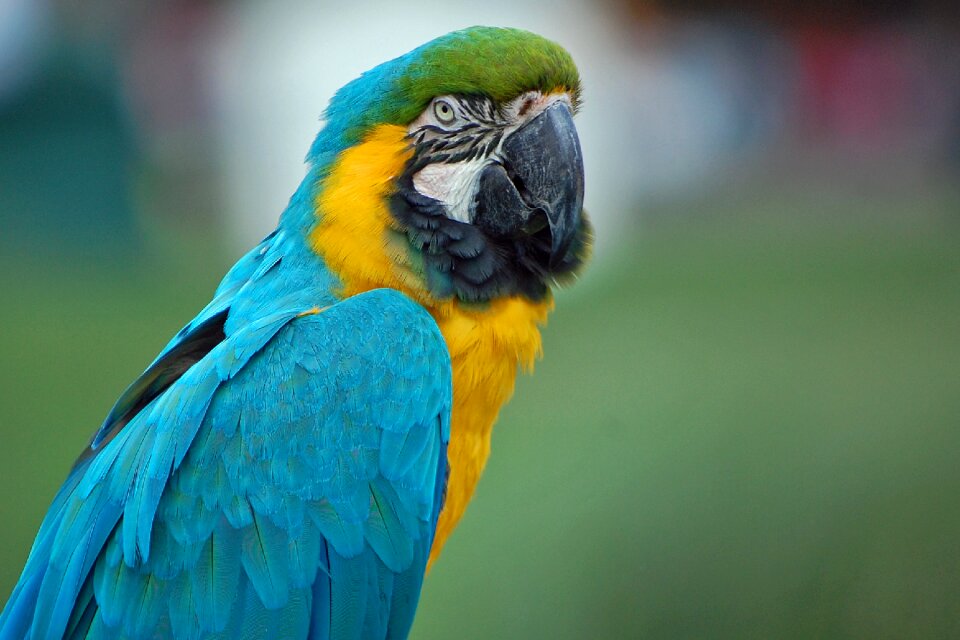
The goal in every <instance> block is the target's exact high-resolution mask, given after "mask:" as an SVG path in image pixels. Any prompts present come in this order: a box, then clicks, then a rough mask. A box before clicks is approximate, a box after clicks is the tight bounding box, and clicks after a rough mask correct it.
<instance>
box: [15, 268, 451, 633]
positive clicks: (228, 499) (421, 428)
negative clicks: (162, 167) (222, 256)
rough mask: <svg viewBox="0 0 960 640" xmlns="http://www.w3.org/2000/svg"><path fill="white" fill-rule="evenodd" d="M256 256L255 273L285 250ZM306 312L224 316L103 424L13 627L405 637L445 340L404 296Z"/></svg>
mask: <svg viewBox="0 0 960 640" xmlns="http://www.w3.org/2000/svg"><path fill="white" fill-rule="evenodd" d="M254 262H255V261H253V262H251V264H249V265H247V267H245V268H246V270H247V271H248V272H249V273H246V276H247V277H248V278H250V277H251V276H250V273H253V272H257V271H258V270H259V271H264V270H265V269H270V268H273V264H276V262H274V263H273V264H271V265H270V266H269V267H264V266H263V262H262V261H261V262H260V263H259V266H257V265H256V264H254ZM241 275H243V274H241ZM227 289H228V290H231V289H230V287H227ZM215 301H216V299H215ZM297 302H301V301H297ZM209 308H210V309H213V310H214V311H213V312H214V313H219V312H222V309H220V310H218V307H217V306H216V305H213V303H211V307H209ZM281 308H283V307H282V306H281ZM311 309H312V307H305V306H303V305H302V304H293V305H288V306H287V308H286V310H285V311H281V312H277V313H272V314H268V315H266V316H263V317H262V318H260V319H258V320H255V321H251V322H248V323H246V324H243V325H241V326H238V327H233V328H232V329H231V328H230V323H229V322H228V323H227V325H226V326H227V327H228V330H227V331H226V335H225V339H224V340H223V341H222V342H221V343H220V344H217V345H216V346H215V347H213V348H212V349H211V350H210V351H209V353H207V354H206V355H205V356H204V357H202V358H201V359H200V360H199V361H198V362H196V363H195V364H193V365H192V366H191V367H190V368H189V369H188V370H187V371H186V372H185V373H183V374H182V375H181V376H180V377H179V378H177V379H176V380H174V381H173V382H172V383H171V384H169V385H168V386H167V387H166V388H164V389H163V390H162V392H161V393H160V394H159V395H157V396H156V397H155V398H152V399H150V400H149V402H148V403H147V404H146V405H145V406H143V408H142V409H140V410H139V412H138V413H136V415H133V416H131V417H130V418H129V421H128V422H126V423H124V424H122V425H120V428H119V429H116V428H115V427H116V425H110V426H107V425H105V428H108V430H109V429H114V431H115V432H114V433H112V434H111V437H110V438H108V439H106V440H104V441H103V442H102V446H101V447H100V448H99V449H98V450H97V451H96V452H95V454H94V455H93V456H92V457H89V458H87V459H82V460H81V462H80V463H78V465H77V467H76V468H75V469H74V470H73V472H72V473H71V475H70V477H69V478H68V480H67V483H66V484H65V485H64V488H63V489H62V490H61V493H60V494H59V495H58V497H57V498H56V500H55V501H54V505H53V506H52V507H51V512H50V514H49V515H48V516H47V519H46V520H45V521H44V524H43V526H42V527H41V531H40V534H39V535H38V538H37V541H36V543H35V545H34V549H33V550H32V552H31V556H30V559H29V560H28V563H27V566H26V568H25V570H24V573H23V576H22V577H21V581H20V583H19V584H18V585H17V587H16V589H15V591H14V594H13V596H12V597H11V599H10V601H9V602H8V605H7V607H6V609H5V610H4V613H3V614H2V617H0V639H4V640H5V639H7V638H22V637H26V636H28V635H29V636H30V637H33V638H35V639H39V638H51V639H53V638H60V637H63V636H64V634H65V633H67V632H69V634H70V637H77V638H81V637H86V638H94V637H101V636H103V637H114V638H115V637H124V636H127V637H144V636H145V635H158V634H160V635H163V634H165V635H167V636H172V637H175V638H191V639H192V638H197V639H199V638H215V637H223V638H238V637H251V638H259V637H273V636H275V635H276V633H277V630H281V631H283V632H284V633H285V634H286V633H289V635H284V636H283V637H291V638H295V637H299V638H306V637H309V638H313V639H316V640H322V639H330V638H336V639H337V640H348V639H350V638H355V639H357V640H360V639H361V638H363V639H366V638H387V637H390V638H403V637H406V634H407V632H408V630H409V627H410V624H411V622H412V619H413V612H414V610H415V608H416V603H417V599H418V596H419V591H420V585H421V582H422V578H423V572H424V570H425V565H426V559H427V557H428V555H429V549H430V545H431V543H432V539H433V532H434V528H435V526H436V518H437V515H438V513H439V510H440V506H441V504H440V503H441V500H442V487H438V486H437V484H438V483H443V482H444V481H445V477H446V442H447V440H448V437H449V435H448V432H449V412H450V402H451V390H450V384H451V383H450V363H449V356H448V354H447V351H446V347H445V345H444V343H443V339H442V337H441V336H440V334H439V331H438V330H437V327H436V325H435V323H434V322H433V320H432V319H431V318H430V317H429V315H428V314H427V313H426V312H425V311H424V310H423V309H422V308H420V307H418V306H417V305H415V304H414V303H412V302H411V301H410V300H409V299H407V298H405V297H404V296H403V295H402V294H399V293H397V292H394V291H388V290H378V291H372V292H368V293H366V294H362V295H360V296H356V297H354V298H350V299H348V300H345V301H343V302H340V303H337V304H335V305H333V306H331V307H330V308H329V309H327V310H325V311H324V312H322V313H316V312H314V311H311ZM208 317H209V314H208ZM200 324H202V322H201V323H199V324H198V323H193V325H194V326H200ZM180 339H182V340H189V339H190V337H189V332H187V333H184V334H183V335H182V336H180ZM174 342H176V340H175V341H174ZM172 344H174V343H172ZM168 349H169V347H168ZM148 371H149V369H148ZM125 402H126V403H127V405H128V406H135V404H136V400H135V399H131V398H127V399H126V400H125Z"/></svg>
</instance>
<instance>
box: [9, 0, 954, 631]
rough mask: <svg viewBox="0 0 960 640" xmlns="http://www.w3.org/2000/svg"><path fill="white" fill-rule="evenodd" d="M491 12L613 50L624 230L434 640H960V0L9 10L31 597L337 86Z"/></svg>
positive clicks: (60, 0)
mask: <svg viewBox="0 0 960 640" xmlns="http://www.w3.org/2000/svg"><path fill="white" fill-rule="evenodd" d="M478 23H485V24H496V25H504V26H519V27H524V28H528V29H531V30H534V31H537V32H540V33H542V34H544V35H547V36H548V37H551V38H553V39H555V40H557V41H559V42H561V43H563V44H564V45H565V46H566V47H567V48H568V49H569V50H570V51H571V52H572V53H573V55H574V57H575V58H576V59H577V60H578V62H579V64H580V67H581V71H582V74H583V78H584V85H585V98H586V101H585V106H584V109H583V112H582V115H581V116H580V118H579V127H580V130H581V137H582V143H583V146H584V151H585V157H586V161H587V188H588V194H587V207H588V208H589V210H590V211H591V213H592V215H593V216H594V218H595V220H596V223H597V229H598V248H597V251H596V259H595V261H594V264H593V265H592V268H591V269H590V270H589V271H588V272H587V274H586V275H585V276H584V277H583V278H582V279H581V281H580V283H579V284H578V286H577V287H575V288H574V289H572V290H571V291H569V292H564V293H563V294H562V295H561V296H560V299H559V303H558V310H557V312H556V313H555V314H554V316H553V318H552V319H551V322H550V326H549V327H548V328H547V329H546V331H545V346H546V357H545V358H544V360H543V361H542V363H541V364H540V365H539V367H538V371H537V372H536V374H535V375H534V376H532V377H528V378H524V379H522V380H521V381H520V383H519V386H518V389H517V395H516V398H515V400H514V401H513V402H512V404H510V405H509V406H508V407H507V409H506V410H505V411H504V412H503V414H502V416H501V420H500V424H499V425H498V428H497V430H496V436H495V438H494V454H493V456H492V458H491V462H490V464H489V467H488V470H487V472H486V475H485V477H484V480H483V482H481V484H480V488H479V492H478V494H477V497H476V500H475V501H474V504H473V505H472V508H471V510H470V511H469V512H468V514H467V516H466V518H465V520H464V522H463V524H462V525H461V526H460V528H459V530H458V532H457V534H456V535H455V536H454V538H453V539H452V540H451V542H450V543H449V544H448V545H447V548H446V550H445V553H444V557H443V558H442V560H441V562H440V563H438V565H437V566H436V568H435V570H434V571H433V572H432V573H431V575H430V576H429V578H428V580H427V583H426V587H425V590H424V594H423V599H422V606H421V610H420V612H419V616H418V619H417V623H416V626H415V629H414V633H413V637H414V638H416V639H419V640H428V639H430V638H460V639H463V640H468V639H473V638H477V639H480V638H531V639H533V638H551V639H563V638H641V637H643V638H956V637H960V549H958V541H960V501H958V496H960V462H958V458H960V455H958V454H960V11H958V5H957V3H956V2H955V1H953V0H944V1H942V2H938V1H936V0H929V1H926V2H924V1H905V2H890V1H874V2H870V1H865V2H850V1H843V0H838V1H833V2H826V1H819V0H818V1H814V2H788V3H782V2H781V3H769V2H754V1H750V0H741V1H737V0H726V1H724V0H715V1H709V0H701V1H698V0H683V1H678V2H646V1H642V0H606V1H600V2H593V1H589V0H556V1H554V2H551V3H535V2H532V1H531V0H488V1H487V2H483V3H473V6H472V7H471V6H467V5H464V6H458V5H455V4H452V3H449V2H439V1H437V2H433V1H429V0H408V1H407V2H402V3H400V2H397V3H392V4H389V5H388V4H386V3H380V4H374V3H366V2H362V1H360V2H355V3H349V6H348V3H343V2H337V3H334V2H322V1H307V0H284V1H280V2H270V3H260V2H253V1H239V0H236V1H228V0H222V1H219V2H195V1H187V0H161V1H154V2H149V3H148V2H124V1H121V0H90V1H88V2H84V3H76V2H67V1H65V0H2V1H0V435H2V439H3V445H2V446H0V487H2V489H0V523H2V527H0V530H2V538H0V598H6V595H7V594H8V593H9V591H10V589H11V588H12V586H13V584H14V583H15V581H16V578H17V576H18V574H19V571H20V568H21V567H22V564H23V562H24V560H25V558H26V555H27V552H28V549H29V546H30V543H31V541H32V539H33V536H34V533H35V531H36V529H37V527H38V525H39V522H40V520H41V518H42V515H43V513H44V512H45V510H46V508H47V505H48V504H49V501H50V500H51V498H52V496H53V494H54V492H55V491H56V488H57V487H58V485H59V484H60V482H61V481H62V479H63V478H64V476H65V474H66V472H67V470H68V468H69V466H70V465H71V463H72V461H73V459H74V458H75V456H76V455H77V453H78V452H79V451H80V450H81V448H82V447H83V446H84V445H85V444H86V442H87V439H88V438H89V436H90V434H91V433H92V432H93V431H94V430H95V428H96V427H97V425H98V424H99V423H100V421H101V419H102V418H103V416H104V415H105V414H106V412H107V411H108V409H109V407H110V406H111V404H112V403H113V401H114V400H115V398H116V396H117V395H118V393H119V392H120V391H121V390H122V389H123V388H124V387H125V386H126V384H127V383H128V382H129V381H130V380H132V379H133V378H134V377H135V376H136V375H137V374H138V373H139V372H140V371H141V370H142V369H143V367H144V366H146V364H147V363H148V362H149V361H150V360H151V359H152V357H153V355H154V354H155V353H156V352H157V351H158V350H159V349H160V348H161V347H162V346H163V345H164V344H165V343H166V341H167V339H168V338H169V337H170V336H171V334H173V333H174V332H175V331H176V330H177V329H178V328H179V327H180V326H181V325H182V324H184V323H185V322H186V321H187V320H188V319H189V318H190V317H191V316H192V315H193V314H194V313H195V312H196V311H197V310H198V309H199V308H200V307H201V306H202V305H203V304H204V303H205V301H206V300H207V299H208V297H209V296H210V294H211V292H212V290H213V288H214V287H215V285H216V282H217V281H218V279H219V277H220V276H221V275H222V273H223V272H224V271H225V270H226V268H227V267H228V266H229V265H230V264H231V263H232V261H233V260H235V259H236V258H237V257H239V256H240V255H241V254H242V253H243V251H244V249H245V248H246V247H248V246H249V245H251V244H252V243H253V242H255V241H257V240H258V239H259V238H260V237H261V236H262V235H263V234H265V233H266V232H267V231H269V230H270V229H271V228H272V227H273V225H274V224H275V222H276V219H277V216H278V214H279V213H280V211H281V210H282V208H283V206H284V204H285V202H286V199H287V197H288V196H289V195H290V194H291V193H292V191H293V190H294V188H295V187H296V185H297V184H298V182H299V180H300V177H301V176H302V175H303V171H304V169H303V165H302V163H301V160H302V158H303V155H304V153H305V151H306V149H307V147H308V145H309V143H310V141H311V139H312V136H313V135H314V133H315V131H316V129H317V128H318V126H319V121H318V118H319V115H320V113H321V111H322V109H323V107H324V105H325V103H326V100H327V99H328V98H329V96H330V95H331V93H332V92H333V91H334V90H335V88H336V87H338V86H340V85H342V84H343V83H344V82H346V81H348V80H349V79H351V78H352V77H354V76H355V75H357V74H358V73H359V72H361V71H362V70H364V69H366V68H368V67H370V66H372V65H374V64H376V63H377V62H379V61H382V60H384V59H387V58H389V57H393V56H396V55H399V54H401V53H403V52H405V51H407V50H409V49H410V48H412V47H414V46H416V45H418V44H420V43H421V42H423V41H425V40H427V39H429V38H432V37H434V36H436V35H439V34H441V33H444V32H447V31H449V30H452V29H455V28H460V27H464V26H468V25H471V24H478Z"/></svg>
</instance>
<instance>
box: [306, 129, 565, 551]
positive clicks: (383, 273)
mask: <svg viewBox="0 0 960 640" xmlns="http://www.w3.org/2000/svg"><path fill="white" fill-rule="evenodd" d="M405 136H406V130H405V129H404V128H403V127H398V126H393V125H382V126H380V127H378V128H376V129H374V130H373V131H372V132H371V133H370V134H369V135H368V136H367V137H366V138H365V139H364V141H363V142H362V143H361V144H359V145H357V146H355V147H352V148H350V149H348V150H346V151H344V152H343V153H342V154H341V155H340V157H339V158H338V160H337V161H336V163H335V164H334V166H333V168H332V170H331V171H330V173H329V174H328V175H327V177H326V178H325V179H324V181H323V184H322V185H321V189H319V195H318V196H317V200H316V203H315V204H316V208H317V213H318V216H319V220H318V224H317V226H316V227H315V228H314V230H313V232H312V234H311V237H310V244H311V246H312V247H313V249H314V250H315V251H316V252H317V253H319V254H320V255H321V256H323V258H324V261H325V262H326V264H327V266H328V267H329V268H330V269H331V270H332V271H333V272H334V273H336V274H337V275H338V276H339V278H340V281H341V283H342V285H343V290H342V291H341V292H340V294H341V295H342V296H343V297H349V296H352V295H356V294H358V293H362V292H363V291H369V290H370V289H376V288H379V287H389V288H392V289H397V290H399V291H402V292H403V293H405V294H406V295H408V296H410V297H411V298H413V299H414V300H416V301H417V302H419V303H420V304H422V305H423V306H424V307H425V308H426V309H427V310H428V311H429V312H430V313H431V314H432V315H433V317H434V319H435V320H436V322H437V325H438V326H439V327H440V331H441V333H442V334H443V337H444V339H445V340H446V343H447V349H449V351H450V358H451V361H452V364H453V414H452V422H451V434H450V446H449V448H448V451H447V457H448V459H449V463H450V476H449V480H448V483H447V498H446V504H445V506H444V509H443V512H442V513H441V514H440V522H439V523H438V525H437V533H436V537H435V539H434V544H433V550H432V552H431V557H430V560H431V562H433V560H434V559H435V558H436V556H437V555H438V554H439V552H440V549H441V548H442V547H443V543H444V542H445V541H446V539H447V536H448V535H449V534H450V532H451V531H453V529H454V527H455V526H456V524H457V522H458V521H459V520H460V517H461V516H462V515H463V512H464V510H465V509H466V506H467V503H468V502H469V501H470V498H471V497H472V496H473V492H474V489H475V488H476V484H477V481H478V480H479V479H480V474H481V472H482V471H483V467H484V465H485V464H486V461H487V457H488V456H489V454H490V432H491V428H492V427H493V423H494V422H495V421H496V419H497V414H498V413H499V411H500V407H501V406H502V405H503V404H504V403H505V402H506V401H507V400H509V398H510V396H511V395H512V393H513V387H514V381H515V379H516V374H517V368H518V366H519V367H522V368H523V369H524V370H532V368H533V363H534V361H535V360H536V358H537V357H538V356H539V355H540V352H541V342H540V330H539V327H540V326H541V325H543V324H544V323H545V322H546V319H547V313H548V312H549V311H550V309H551V308H552V301H551V299H550V298H549V297H548V298H547V299H545V300H544V301H541V302H531V301H529V300H527V299H525V298H522V297H519V296H512V297H507V298H501V299H498V300H494V301H492V302H490V303H489V304H487V305H482V306H480V305H463V304H461V303H460V302H459V301H457V300H456V299H445V300H437V299H435V298H433V297H432V296H431V295H430V292H429V291H428V290H427V288H426V286H425V285H424V282H423V280H422V278H421V277H420V275H419V274H417V273H416V271H415V270H413V269H412V268H411V266H410V264H409V253H408V251H409V249H408V246H407V244H406V239H405V237H404V236H403V235H402V234H400V233H398V232H397V227H396V223H395V222H394V220H393V218H392V216H391V215H390V211H389V209H388V207H387V203H386V198H387V196H389V195H390V194H391V193H392V191H393V184H394V181H395V180H396V178H397V177H398V176H399V175H400V173H401V172H402V171H403V168H404V165H405V164H406V162H407V160H408V159H409V156H410V149H409V145H408V142H407V140H406V139H405Z"/></svg>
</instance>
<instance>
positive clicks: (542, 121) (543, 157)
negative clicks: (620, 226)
mask: <svg viewBox="0 0 960 640" xmlns="http://www.w3.org/2000/svg"><path fill="white" fill-rule="evenodd" d="M501 157H502V164H492V165H490V166H488V167H487V168H485V169H484V170H483V173H482V174H481V176H480V188H479V191H478V193H477V197H476V200H475V202H474V211H473V220H472V222H473V223H474V224H475V225H477V226H479V227H481V228H482V229H484V230H485V231H487V232H488V233H490V234H491V235H493V236H496V237H510V238H516V239H520V238H523V237H530V238H542V239H543V240H544V241H546V240H547V239H546V238H543V237H542V236H543V234H544V232H547V233H549V241H548V242H543V244H547V245H548V247H546V246H545V247H543V248H544V249H548V250H549V257H548V265H546V266H547V267H548V268H553V267H555V266H556V265H558V264H560V263H561V262H562V261H563V260H564V258H565V257H566V254H567V252H568V250H569V249H570V245H571V244H572V242H573V240H574V238H575V237H576V235H577V233H578V231H579V230H580V228H581V224H580V216H581V210H582V209H583V155H582V153H581V151H580V139H579V138H578V137H577V130H576V128H575V127H574V125H573V115H572V114H571V113H570V108H569V107H568V106H567V105H566V104H565V103H563V102H556V103H554V104H552V105H550V106H549V107H547V108H546V109H545V110H544V111H543V112H542V113H540V114H539V115H537V116H536V117H535V118H534V119H533V120H531V121H530V122H528V123H527V124H525V125H523V126H522V127H521V128H520V129H518V130H517V131H515V132H514V133H513V134H511V135H510V136H509V137H508V138H507V139H506V141H505V142H504V144H503V148H502V156H501Z"/></svg>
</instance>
